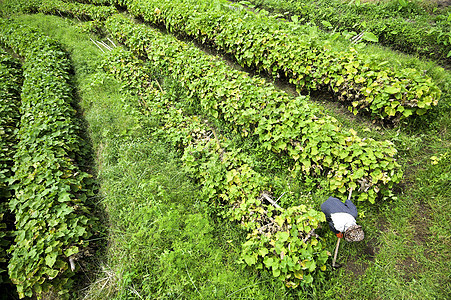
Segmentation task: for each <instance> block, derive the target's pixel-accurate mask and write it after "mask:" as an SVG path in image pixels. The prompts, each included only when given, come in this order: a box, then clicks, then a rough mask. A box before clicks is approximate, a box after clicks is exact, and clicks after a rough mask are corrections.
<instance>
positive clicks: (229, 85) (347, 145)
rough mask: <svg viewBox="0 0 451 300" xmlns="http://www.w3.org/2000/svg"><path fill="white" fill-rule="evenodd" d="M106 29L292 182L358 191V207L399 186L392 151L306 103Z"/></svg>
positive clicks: (115, 20)
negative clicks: (279, 160)
mask: <svg viewBox="0 0 451 300" xmlns="http://www.w3.org/2000/svg"><path fill="white" fill-rule="evenodd" d="M105 26H106V29H107V30H108V31H109V32H110V33H111V34H112V35H113V37H114V38H116V39H117V40H119V41H120V42H121V43H124V44H125V45H126V46H127V47H129V48H130V49H131V50H132V51H134V52H135V53H137V54H138V55H139V56H143V57H146V58H147V59H148V60H149V61H150V62H151V63H152V64H154V65H155V67H156V68H158V69H161V70H168V71H169V72H170V73H171V74H172V76H174V77H175V78H176V79H177V80H179V81H180V82H181V84H182V86H183V87H184V88H186V89H187V90H189V92H190V95H191V96H194V97H191V98H190V99H189V101H190V102H191V103H190V104H189V105H190V106H195V107H198V110H199V111H201V112H202V114H203V115H205V116H207V117H208V118H213V119H220V120H223V121H224V122H225V124H227V126H228V127H229V128H230V129H229V130H230V132H234V133H238V134H240V135H241V136H243V138H246V137H249V138H255V139H257V140H258V141H259V143H260V145H261V147H262V148H263V149H265V150H266V151H269V152H273V153H279V154H280V155H281V156H284V157H288V158H289V160H290V164H291V167H292V169H291V170H292V172H293V176H294V177H298V178H299V179H300V180H301V181H303V182H304V183H305V184H306V185H307V186H310V187H311V188H318V187H321V188H322V189H325V190H328V191H331V192H333V193H335V194H337V195H341V196H345V195H346V191H347V190H349V189H350V188H354V189H356V188H360V190H361V191H364V192H362V193H360V194H359V200H361V201H365V200H367V201H369V202H371V203H374V202H375V200H376V199H377V198H378V197H381V195H385V196H386V195H387V193H388V191H389V190H390V189H391V188H392V187H393V184H395V183H397V182H399V181H400V179H401V177H402V172H401V171H399V170H398V167H399V166H398V164H397V162H396V159H395V155H396V149H395V148H394V147H393V146H392V143H390V142H388V141H375V140H373V139H362V138H360V137H358V136H357V134H356V132H355V131H353V130H350V131H346V130H344V129H343V128H342V127H341V126H340V124H339V122H338V121H337V120H336V119H335V118H332V117H330V116H327V115H324V113H323V108H322V107H320V106H317V105H314V104H312V103H311V102H310V101H309V98H308V97H305V96H300V97H296V98H291V97H289V96H288V95H287V94H286V93H284V92H281V91H278V90H276V89H275V88H274V86H273V85H271V84H269V83H266V82H265V80H263V79H261V78H258V77H249V76H248V75H247V74H246V73H244V72H240V71H237V70H233V69H232V68H230V67H229V66H227V65H226V63H224V62H223V61H221V60H218V59H216V58H215V57H213V56H208V55H206V54H205V53H203V52H202V51H201V50H199V49H197V48H196V47H194V46H190V45H188V44H185V43H182V42H179V41H178V40H176V39H175V38H173V37H171V36H167V35H163V34H162V33H160V32H159V31H157V30H154V29H151V28H149V27H147V26H145V25H136V24H134V23H133V22H132V21H131V20H129V19H127V18H126V17H124V16H121V15H116V16H113V17H110V18H109V19H107V21H106V22H105ZM187 61H188V62H189V64H187V63H186V62H187Z"/></svg>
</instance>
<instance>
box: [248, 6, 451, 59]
mask: <svg viewBox="0 0 451 300" xmlns="http://www.w3.org/2000/svg"><path fill="white" fill-rule="evenodd" d="M246 3H248V4H253V5H255V6H256V7H258V8H263V9H268V10H270V11H274V12H278V13H281V14H283V15H286V14H287V13H288V14H290V15H291V16H294V15H296V16H299V18H300V19H302V20H303V21H311V22H314V23H315V24H316V25H317V26H320V27H322V28H324V29H328V30H330V29H335V30H337V29H338V30H339V31H341V32H343V33H346V34H348V35H357V34H358V33H360V32H371V33H373V34H375V35H376V36H377V37H378V40H379V42H381V43H382V44H384V45H387V46H390V47H392V48H394V49H397V50H400V51H403V52H407V53H418V54H421V55H425V56H427V57H433V58H438V59H449V58H450V57H451V22H450V21H451V9H443V10H435V11H434V12H432V11H427V10H426V9H425V8H424V7H421V6H419V5H418V3H417V2H416V1H400V0H398V1H388V2H385V1H384V2H382V3H381V2H377V3H372V2H364V3H356V2H355V3H346V2H343V1H339V0H338V1H335V0H319V1H318V0H315V1H313V0H302V1H299V0H288V1H278V0H248V1H247V2H246Z"/></svg>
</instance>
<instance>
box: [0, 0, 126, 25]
mask: <svg viewBox="0 0 451 300" xmlns="http://www.w3.org/2000/svg"><path fill="white" fill-rule="evenodd" d="M3 5H5V6H7V11H20V12H23V13H37V12H40V13H44V14H52V15H63V16H70V17H75V18H79V19H82V20H99V21H101V20H105V19H106V18H108V17H109V16H111V15H113V14H115V13H117V9H116V8H115V7H114V6H98V5H93V4H83V3H78V2H64V1H61V0H6V1H5V3H4V4H3Z"/></svg>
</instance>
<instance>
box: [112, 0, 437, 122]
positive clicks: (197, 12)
mask: <svg viewBox="0 0 451 300" xmlns="http://www.w3.org/2000/svg"><path fill="white" fill-rule="evenodd" d="M118 3H119V4H121V5H124V6H126V7H127V9H128V10H129V12H130V13H132V14H133V15H135V16H137V17H142V18H143V19H144V20H146V21H148V22H151V23H153V24H157V25H163V26H165V27H166V28H167V29H168V30H169V31H170V32H173V33H179V34H182V35H186V36H192V37H194V38H196V39H197V40H198V41H199V42H202V43H208V44H211V45H212V46H214V47H216V48H218V49H221V50H224V51H225V52H227V53H230V54H232V55H233V56H234V57H235V58H236V60H237V61H238V62H239V63H240V64H241V65H242V66H251V67H256V68H257V69H258V70H262V71H265V72H267V73H268V74H271V75H273V76H274V77H278V76H286V77H287V78H288V79H289V81H290V83H292V84H294V85H295V86H296V88H297V89H298V91H299V92H306V91H311V90H322V91H327V90H330V91H332V92H333V93H334V95H335V99H338V100H341V101H345V102H347V103H350V104H351V105H350V106H349V109H350V110H351V111H353V112H354V113H358V112H359V111H366V112H369V113H371V114H372V115H373V116H374V117H376V118H389V119H390V118H402V117H408V116H410V115H412V114H420V115H421V114H424V113H425V112H426V111H427V110H428V109H430V108H431V107H432V106H434V105H437V102H438V99H439V98H440V90H439V89H438V87H437V86H436V84H435V83H434V82H433V81H432V80H431V78H430V77H428V76H427V75H426V76H425V74H423V73H422V72H420V71H418V70H416V69H411V68H399V67H398V66H396V65H395V64H391V63H390V62H389V61H380V60H379V59H377V58H374V57H372V56H371V55H366V54H363V53H359V52H358V51H357V50H356V49H355V48H353V47H349V48H348V49H346V50H342V49H335V48H334V47H333V41H332V42H331V40H330V39H331V37H330V36H329V37H328V36H325V35H324V34H323V33H321V32H320V31H319V30H318V29H317V27H315V26H311V25H300V24H296V23H284V22H280V21H279V20H276V19H274V18H271V17H268V16H267V15H266V14H255V13H253V12H249V11H247V10H245V9H243V8H242V7H241V6H232V5H231V4H230V2H228V1H225V0H224V1H222V0H218V1H213V2H209V1H200V2H199V1H194V0H177V1H172V0H171V1H161V0H158V1H157V0H155V1H153V0H124V1H118ZM327 38H329V40H328V39H327Z"/></svg>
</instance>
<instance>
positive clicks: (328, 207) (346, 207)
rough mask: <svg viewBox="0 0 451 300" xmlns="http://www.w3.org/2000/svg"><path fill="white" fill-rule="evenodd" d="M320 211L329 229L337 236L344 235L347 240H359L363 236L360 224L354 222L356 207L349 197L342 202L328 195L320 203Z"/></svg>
mask: <svg viewBox="0 0 451 300" xmlns="http://www.w3.org/2000/svg"><path fill="white" fill-rule="evenodd" d="M321 211H322V212H323V213H324V214H325V215H326V220H327V222H329V227H330V229H331V230H332V231H333V232H334V233H335V234H336V235H337V237H338V238H343V237H344V239H345V240H346V241H348V242H359V241H361V240H363V238H364V237H365V234H364V232H363V229H362V226H360V225H357V223H356V218H357V215H358V214H357V207H356V206H355V205H354V203H352V201H351V200H350V199H347V200H346V201H345V202H344V203H343V202H342V201H341V200H340V199H337V198H334V197H329V199H327V200H326V201H325V202H324V203H323V204H321Z"/></svg>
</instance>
